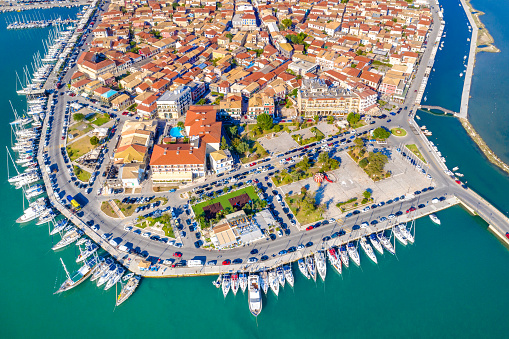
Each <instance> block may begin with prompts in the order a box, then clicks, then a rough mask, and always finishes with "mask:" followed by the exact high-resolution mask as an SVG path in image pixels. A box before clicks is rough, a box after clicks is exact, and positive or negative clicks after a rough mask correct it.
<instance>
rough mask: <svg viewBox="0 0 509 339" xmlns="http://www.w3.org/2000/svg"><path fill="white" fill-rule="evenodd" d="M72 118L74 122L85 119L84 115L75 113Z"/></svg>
mask: <svg viewBox="0 0 509 339" xmlns="http://www.w3.org/2000/svg"><path fill="white" fill-rule="evenodd" d="M72 117H73V119H74V121H76V122H80V121H83V120H84V119H85V115H83V114H81V113H76V114H74V115H73V116H72Z"/></svg>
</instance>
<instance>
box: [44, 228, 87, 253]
mask: <svg viewBox="0 0 509 339" xmlns="http://www.w3.org/2000/svg"><path fill="white" fill-rule="evenodd" d="M82 235H83V232H82V231H81V230H79V229H77V228H74V227H73V228H72V229H71V230H69V231H67V232H66V233H65V234H64V235H63V236H62V239H61V240H60V241H59V242H57V243H56V244H55V246H53V247H52V248H51V249H52V250H53V251H56V250H59V249H61V248H62V247H65V246H68V245H70V244H72V243H73V242H75V241H76V240H78V239H79V238H80V237H81V236H82Z"/></svg>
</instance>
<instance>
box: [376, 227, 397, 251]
mask: <svg viewBox="0 0 509 339" xmlns="http://www.w3.org/2000/svg"><path fill="white" fill-rule="evenodd" d="M376 237H377V238H378V241H380V243H381V244H382V246H383V247H384V248H385V249H386V250H387V251H388V252H389V253H391V254H395V253H396V251H395V250H394V246H392V244H391V242H390V241H389V239H387V237H386V236H385V235H384V233H383V232H380V233H377V234H376Z"/></svg>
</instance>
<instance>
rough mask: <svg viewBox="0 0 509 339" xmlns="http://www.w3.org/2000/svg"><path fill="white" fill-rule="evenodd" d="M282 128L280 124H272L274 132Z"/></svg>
mask: <svg viewBox="0 0 509 339" xmlns="http://www.w3.org/2000/svg"><path fill="white" fill-rule="evenodd" d="M282 129H283V126H281V125H275V126H274V132H280V131H281V130H282Z"/></svg>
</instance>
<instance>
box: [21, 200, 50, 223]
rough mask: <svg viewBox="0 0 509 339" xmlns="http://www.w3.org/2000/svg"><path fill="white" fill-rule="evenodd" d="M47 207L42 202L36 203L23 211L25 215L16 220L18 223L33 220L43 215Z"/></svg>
mask: <svg viewBox="0 0 509 339" xmlns="http://www.w3.org/2000/svg"><path fill="white" fill-rule="evenodd" d="M45 209H46V207H44V206H43V205H42V204H34V205H32V206H30V207H28V208H27V209H26V210H25V211H24V212H23V215H22V216H21V217H19V218H18V219H17V220H16V222H17V223H18V224H22V223H25V222H29V221H32V220H34V219H35V218H38V217H39V216H40V215H41V213H42V212H44V210H45Z"/></svg>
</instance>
